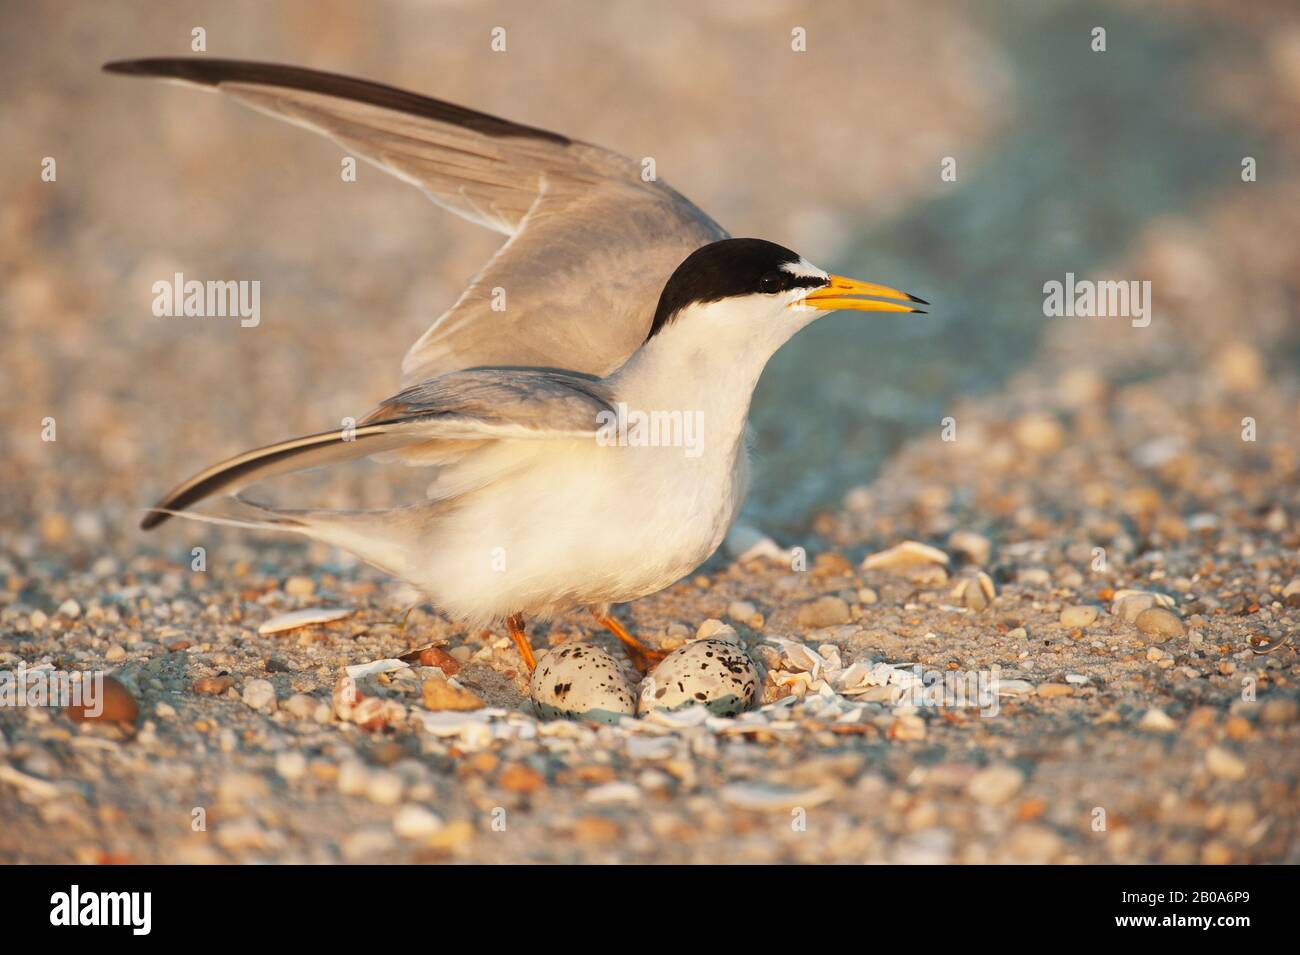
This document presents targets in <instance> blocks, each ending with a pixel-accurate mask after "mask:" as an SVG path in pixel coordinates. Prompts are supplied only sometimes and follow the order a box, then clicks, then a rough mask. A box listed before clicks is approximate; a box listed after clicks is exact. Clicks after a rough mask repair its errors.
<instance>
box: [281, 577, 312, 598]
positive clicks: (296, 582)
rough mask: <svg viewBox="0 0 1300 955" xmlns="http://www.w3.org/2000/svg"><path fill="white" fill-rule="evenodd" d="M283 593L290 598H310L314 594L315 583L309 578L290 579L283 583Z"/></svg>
mask: <svg viewBox="0 0 1300 955" xmlns="http://www.w3.org/2000/svg"><path fill="white" fill-rule="evenodd" d="M284 592H285V593H286V594H288V595H289V596H290V597H310V596H311V595H312V594H314V593H315V592H316V581H314V580H312V579H311V578H310V577H302V576H298V577H290V578H289V579H288V580H286V581H285V582H284Z"/></svg>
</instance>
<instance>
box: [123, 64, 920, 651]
mask: <svg viewBox="0 0 1300 955" xmlns="http://www.w3.org/2000/svg"><path fill="white" fill-rule="evenodd" d="M104 69H105V70H107V71H108V72H110V73H120V74H131V75H136V76H150V77H157V78H162V79H166V80H174V81H180V82H183V83H185V84H187V85H194V86H198V87H201V88H203V89H206V90H209V91H216V92H220V93H224V94H226V95H227V96H230V97H232V98H233V99H235V100H238V101H240V102H242V103H244V104H246V105H248V106H251V107H252V108H254V109H257V110H259V111H261V112H264V113H269V114H270V115H272V116H275V117H278V118H280V119H283V120H287V121H288V122H291V123H294V124H296V125H299V126H305V127H307V128H308V129H311V130H315V131H316V132H318V133H321V134H323V135H325V136H328V137H330V138H331V139H333V140H334V141H335V142H337V143H339V144H340V145H341V146H342V147H343V148H344V149H345V150H348V151H349V153H355V154H357V155H359V156H361V157H363V158H365V159H366V160H368V161H369V162H371V163H374V164H375V165H377V166H379V167H380V168H382V169H384V170H386V171H387V172H389V173H391V174H393V175H395V176H397V177H398V178H400V179H403V180H405V181H406V182H409V183H411V184H412V185H414V186H416V187H418V188H419V189H420V190H421V191H423V192H424V193H425V195H427V196H428V197H429V198H430V199H432V200H433V201H434V202H435V203H437V204H438V205H440V206H442V207H444V208H445V209H448V210H450V211H452V212H454V213H456V214H458V215H460V216H463V217H464V218H466V219H469V220H471V221H473V222H477V223H479V224H481V225H484V226H486V227H488V228H490V229H495V230H496V231H498V232H500V233H502V234H503V235H505V236H507V237H508V238H507V239H506V241H505V243H504V244H503V245H502V246H501V248H500V250H499V251H498V252H497V253H496V255H495V256H494V257H493V258H492V259H491V260H490V261H489V262H488V263H487V265H486V266H484V267H483V269H482V270H481V271H480V272H479V273H478V274H477V275H476V276H475V277H474V278H473V280H472V281H471V282H470V285H469V287H468V288H467V289H466V290H465V291H464V293H463V294H462V295H461V296H460V298H459V299H458V300H457V301H456V303H455V304H454V305H452V307H451V308H450V309H448V310H447V311H446V312H445V313H443V314H442V315H441V316H440V317H439V318H438V319H437V320H436V321H434V322H433V324H432V326H430V328H429V329H428V330H427V331H426V332H425V333H424V335H423V336H422V337H421V338H420V339H419V340H418V341H417V342H416V343H415V344H414V345H413V346H412V347H411V348H410V350H409V351H408V352H407V353H406V357H405V358H404V360H403V362H402V377H401V390H400V391H399V392H398V393H397V394H395V395H393V396H392V397H390V398H387V399H385V400H383V401H381V402H379V404H378V406H377V407H376V408H375V409H374V410H373V411H371V412H370V413H369V414H368V415H366V416H365V417H364V418H361V419H359V420H358V421H357V423H356V425H355V427H343V428H337V429H333V430H328V431H322V432H320V433H317V434H310V435H306V436H303V437H297V438H292V439H290V440H287V441H281V442H278V443H276V444H272V445H268V446H266V447H262V448H257V449H256V450H252V451H247V452H245V453H243V454H240V455H237V456H236V457H233V458H231V459H229V460H226V461H222V462H221V463H219V464H216V465H213V466H212V467H209V468H207V469H205V470H203V471H201V472H199V473H198V474H196V475H194V476H193V477H191V478H190V479H189V480H187V481H184V482H183V483H181V484H179V485H178V486H176V487H175V488H173V489H172V490H171V491H170V492H169V493H168V494H167V495H166V496H165V497H163V498H162V500H161V501H159V502H158V504H157V506H156V507H154V508H151V509H150V510H149V512H148V514H147V516H146V517H145V518H144V521H143V522H142V525H141V526H142V527H143V528H144V529H146V530H147V529H149V528H153V527H156V526H158V525H159V524H162V523H163V522H164V521H166V520H167V519H168V518H169V517H170V516H172V515H176V514H181V512H183V511H185V510H186V509H187V508H189V507H191V506H192V505H194V504H196V503H198V502H199V501H202V500H203V499H205V498H208V497H210V496H212V495H215V494H219V493H221V494H227V495H233V496H235V497H236V499H237V501H238V502H240V504H242V505H243V506H244V507H246V508H250V509H253V510H252V512H251V515H250V516H249V517H247V518H246V519H245V518H240V519H230V518H224V517H219V516H215V515H209V514H204V513H201V512H200V513H197V514H192V513H187V514H183V515H182V516H185V517H194V518H197V519H199V520H209V521H215V522H218V523H232V524H235V525H237V526H241V527H252V528H260V529H270V530H276V531H284V532H290V533H295V534H300V535H304V536H306V537H309V538H313V539H315V540H320V541H324V542H326V543H329V544H332V545H335V546H337V547H340V548H342V549H344V550H346V551H349V552H351V553H352V554H354V555H356V556H357V557H359V558H360V559H362V560H364V561H366V562H368V563H370V564H372V565H374V566H376V567H378V568H380V569H381V570H383V571H385V572H387V573H389V574H392V575H394V576H396V577H399V578H401V579H403V580H405V581H407V582H408V583H409V584H411V585H413V586H414V587H415V588H417V589H418V590H419V591H421V592H422V593H424V594H425V595H427V597H428V598H429V599H430V600H431V601H432V603H433V604H434V605H435V606H436V607H437V608H438V609H439V610H440V611H442V612H443V613H445V614H447V615H448V616H449V617H451V618H452V619H454V620H457V621H459V622H461V623H462V624H465V625H468V626H475V627H494V626H500V625H502V624H504V625H505V627H506V628H507V630H508V632H509V633H510V636H511V637H512V639H513V640H514V643H515V646H516V647H517V648H518V651H519V654H520V656H521V658H522V659H523V662H524V664H525V665H526V666H527V667H528V668H529V670H532V669H533V668H534V667H535V666H536V660H535V658H534V654H533V650H532V646H531V644H530V643H529V639H528V635H527V629H526V628H527V622H528V621H529V620H546V619H549V618H551V617H553V616H554V615H556V614H558V613H562V612H567V611H570V610H573V609H579V608H584V607H585V608H588V609H589V610H590V611H591V613H592V614H593V615H594V616H595V618H596V619H597V620H598V621H600V623H601V624H602V625H603V626H604V627H606V628H607V629H608V630H609V631H610V632H612V633H613V634H614V635H615V636H616V637H618V639H619V640H621V641H623V643H624V644H626V645H627V648H628V653H629V656H630V657H631V659H632V661H633V662H634V663H635V664H637V665H638V666H639V667H642V668H644V667H646V666H648V665H649V664H650V663H652V662H654V661H655V660H657V659H660V658H661V657H662V654H661V653H660V652H658V651H656V650H653V649H651V648H649V647H647V646H645V645H644V644H642V643H641V642H640V641H639V640H637V639H636V638H635V637H633V636H632V635H631V634H630V633H628V632H627V630H626V629H625V628H624V627H623V625H622V624H621V623H620V622H619V621H618V620H617V619H616V618H615V617H614V616H613V615H612V612H611V606H612V605H613V604H619V603H625V602H628V601H633V600H636V599H638V598H640V597H644V596H647V595H649V594H652V593H655V592H656V591H659V590H662V589H663V588H665V587H667V586H669V585H671V584H673V583H675V582H676V581H678V580H680V579H681V578H683V577H685V576H686V575H687V574H689V573H691V572H692V571H693V570H695V569H696V568H697V567H699V566H700V565H701V564H702V563H704V561H706V560H707V559H708V558H709V557H710V555H712V554H713V552H714V551H715V550H716V549H717V548H718V546H719V544H721V542H722V540H723V538H724V537H725V535H726V533H727V530H728V528H729V527H730V526H731V524H732V522H733V521H734V520H735V518H736V516H737V513H738V511H739V509H740V504H741V502H742V501H743V499H744V497H745V492H746V488H747V485H748V479H749V461H748V455H747V448H746V441H745V431H746V419H747V416H748V413H749V406H750V401H751V399H752V397H753V393H754V388H755V386H756V384H757V382H758V379H759V375H760V374H761V373H762V371H763V368H764V366H765V365H766V364H767V361H768V359H770V358H771V357H772V355H773V354H775V353H776V351H777V349H779V348H780V347H781V346H782V345H783V344H784V343H785V342H787V341H788V340H789V339H790V338H791V337H792V336H793V335H794V334H795V333H796V332H798V331H799V330H800V329H802V328H805V327H806V326H808V325H809V324H811V323H812V322H813V321H814V320H815V319H817V318H818V317H820V316H822V315H825V314H826V313H827V312H830V311H834V310H836V309H855V310H858V311H881V312H918V311H921V310H920V309H918V308H916V307H915V306H916V305H918V304H919V305H925V304H927V303H926V302H925V301H924V300H922V299H919V298H917V297H916V296H913V295H909V294H907V293H905V292H900V291H898V290H897V289H893V288H889V287H887V286H884V285H877V284H874V283H871V282H861V281H856V280H853V279H847V278H843V277H841V276H838V275H832V274H830V273H828V272H826V271H824V270H822V269H820V268H817V267H816V266H814V265H813V264H811V263H810V262H808V261H807V260H806V259H804V258H803V257H802V256H800V255H799V254H797V253H795V252H792V251H791V250H789V249H787V248H785V247H783V246H781V245H778V244H776V243H774V242H769V241H766V240H763V239H753V238H732V237H731V236H730V235H729V234H728V233H727V231H726V230H724V229H723V228H722V227H721V226H719V225H718V224H717V223H716V222H714V221H713V219H711V218H710V217H709V216H708V215H706V214H705V213H704V212H702V211H701V210H700V209H699V208H697V207H696V206H695V205H694V204H693V203H691V202H690V201H689V200H687V199H686V198H684V197H683V196H682V195H681V194H679V193H678V192H676V191H674V190H673V189H671V188H670V187H669V186H668V185H667V184H665V183H664V182H662V181H658V180H657V179H651V180H650V181H647V179H646V178H643V176H642V167H641V165H640V164H639V163H637V162H634V161H633V160H630V159H628V158H626V157H623V156H620V155H618V154H616V153H613V152H610V151H608V150H605V149H602V148H600V147H598V146H593V145H591V144H589V143H584V142H579V141H577V140H573V139H570V138H568V137H567V136H562V135H560V134H558V133H553V132H548V131H546V130H542V129H537V128H534V127H530V126H523V125H520V124H517V123H513V122H510V121H508V120H504V119H499V118H497V117H495V116H489V115H487V114H485V113H480V112H477V111H475V110H471V109H467V108H465V107H462V106H456V105H453V104H451V103H446V102H442V101H440V100H436V99H430V98H428V97H425V96H420V95H417V94H414V93H409V92H406V91H403V90H400V89H396V88H394V87H390V86H384V85H380V84H377V83H372V82H367V81H364V80H359V79H353V78H350V77H346V76H340V75H336V74H331V73H323V72H318V71H315V70H308V69H302V68H298V67H292V66H284V65H278V64H270V63H255V62H246V61H237V60H221V59H209V58H207V57H202V58H164V59H143V60H130V61H123V62H115V63H109V64H106V65H105V67H104ZM502 292H504V301H505V308H504V309H499V308H494V304H495V301H496V299H495V298H494V297H495V296H498V295H501V293H502ZM683 415H689V416H691V420H692V421H698V422H699V424H700V429H699V434H698V435H697V437H698V439H699V441H698V447H697V448H695V449H693V450H694V452H695V453H685V452H684V450H683V448H682V447H680V446H675V445H676V444H678V443H679V442H675V441H673V440H671V437H672V435H673V434H676V433H678V430H677V429H674V428H672V427H666V428H663V429H656V433H655V434H647V433H646V432H645V430H644V429H643V428H641V427H640V425H642V424H644V422H645V421H648V420H655V421H660V420H662V421H664V422H668V423H671V422H674V421H677V420H679V416H683ZM614 421H617V422H619V423H620V425H626V424H627V423H628V422H630V421H631V422H635V425H634V430H635V431H636V432H637V433H635V434H632V435H628V434H622V435H619V436H618V437H617V438H614V437H612V436H611V433H610V422H614ZM665 434H666V435H667V436H668V438H669V440H664V438H665ZM653 437H657V438H658V440H649V438H653ZM370 456H377V457H378V458H379V459H380V460H390V461H391V460H396V461H400V462H402V463H405V464H408V465H418V466H424V467H427V468H429V469H431V475H432V477H431V482H430V484H429V487H428V491H427V495H426V499H424V500H421V501H418V502H415V503H410V504H406V505H404V506H399V507H392V508H385V509H378V510H375V509H371V510H321V509H308V508H295V509H285V508H273V507H269V506H266V505H263V504H258V503H255V502H252V501H249V500H247V499H246V498H244V497H242V496H239V494H238V492H239V491H241V490H242V489H243V488H244V487H246V486H247V485H249V484H252V483H254V482H257V481H262V480H264V479H266V478H269V477H272V476H276V475H281V474H286V473H289V472H293V471H299V470H303V469H305V468H313V467H318V466H321V465H329V464H334V463H337V462H342V461H347V460H350V459H356V458H362V457H370Z"/></svg>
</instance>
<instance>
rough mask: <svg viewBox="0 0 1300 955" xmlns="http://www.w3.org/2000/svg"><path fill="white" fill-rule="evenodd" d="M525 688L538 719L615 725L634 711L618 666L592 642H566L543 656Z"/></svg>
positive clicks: (631, 692) (628, 685) (633, 695)
mask: <svg viewBox="0 0 1300 955" xmlns="http://www.w3.org/2000/svg"><path fill="white" fill-rule="evenodd" d="M529 689H530V690H531V691H532V696H533V705H534V706H535V707H537V713H538V715H539V716H541V717H542V719H547V720H551V719H557V718H559V719H570V720H592V721H594V722H597V723H617V722H618V719H619V717H620V716H631V715H632V714H634V713H635V712H636V693H635V691H634V689H633V687H632V684H631V683H630V682H629V681H628V678H627V674H626V673H625V672H624V670H623V666H622V664H620V663H619V662H618V661H617V660H615V659H614V658H613V657H612V656H610V654H609V653H608V652H606V651H605V650H604V649H602V648H601V647H598V646H596V645H595V644H592V643H566V644H564V645H563V646H559V647H556V648H555V649H553V650H550V651H548V652H547V653H545V654H543V656H542V658H541V659H540V660H538V661H537V669H535V670H534V671H533V679H532V682H531V683H530V685H529Z"/></svg>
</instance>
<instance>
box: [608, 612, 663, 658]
mask: <svg viewBox="0 0 1300 955" xmlns="http://www.w3.org/2000/svg"><path fill="white" fill-rule="evenodd" d="M591 615H592V616H593V617H595V618H596V619H597V620H599V621H600V625H601V626H602V627H604V628H605V629H606V630H608V631H609V632H610V633H612V634H613V635H614V636H616V637H618V638H619V639H620V640H622V641H623V645H624V646H625V647H626V648H627V655H628V658H629V659H630V660H631V661H632V665H633V666H634V667H636V668H637V669H638V670H641V671H642V672H645V671H646V670H648V669H650V668H651V667H652V666H654V665H655V664H656V663H658V662H659V661H660V660H662V659H663V658H664V657H666V656H668V654H667V653H665V652H664V651H663V650H652V649H650V647H647V646H646V645H645V644H644V643H642V642H641V641H640V640H638V639H637V638H636V637H634V636H632V634H630V633H628V632H627V631H626V630H625V629H623V625H622V624H621V623H619V622H618V621H617V620H615V619H614V618H613V617H611V616H609V615H608V614H603V613H600V612H599V611H597V610H596V609H595V608H594V607H593V608H591Z"/></svg>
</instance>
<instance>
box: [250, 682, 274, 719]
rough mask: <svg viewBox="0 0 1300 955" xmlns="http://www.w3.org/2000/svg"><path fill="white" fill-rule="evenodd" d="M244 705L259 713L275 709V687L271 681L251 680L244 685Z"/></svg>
mask: <svg viewBox="0 0 1300 955" xmlns="http://www.w3.org/2000/svg"><path fill="white" fill-rule="evenodd" d="M243 700H244V703H245V704H247V705H248V706H250V707H252V708H253V709H255V710H258V711H259V712H268V713H269V712H271V711H273V710H274V709H275V687H274V686H272V685H271V681H270V680H249V681H248V682H247V683H245V684H244V692H243Z"/></svg>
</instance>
